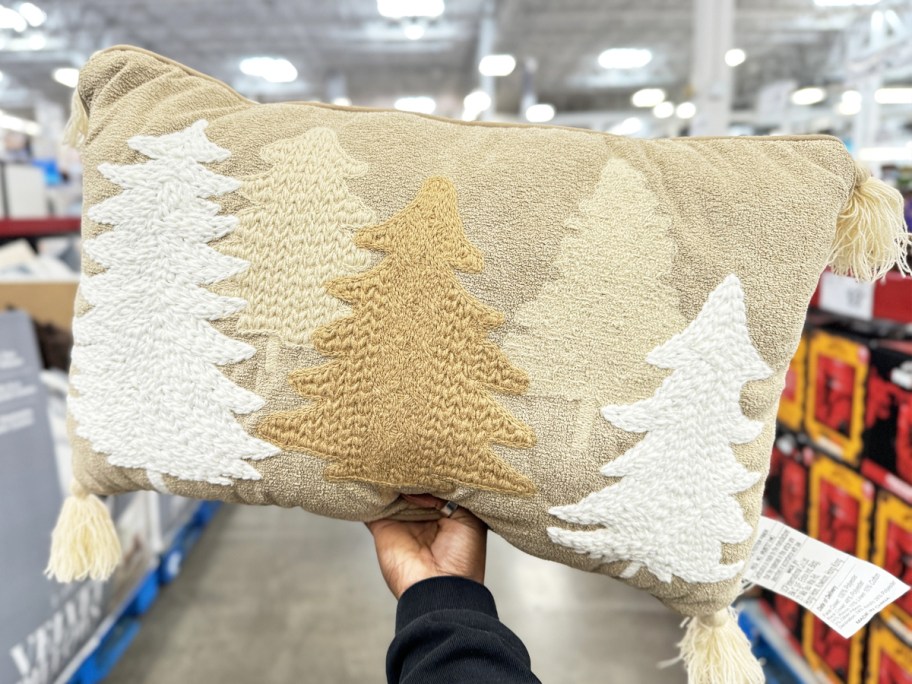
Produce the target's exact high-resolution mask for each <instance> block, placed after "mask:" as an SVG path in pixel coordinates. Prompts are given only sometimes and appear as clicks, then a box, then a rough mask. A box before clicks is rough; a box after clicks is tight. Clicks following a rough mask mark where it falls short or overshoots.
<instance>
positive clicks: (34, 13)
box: [19, 2, 47, 26]
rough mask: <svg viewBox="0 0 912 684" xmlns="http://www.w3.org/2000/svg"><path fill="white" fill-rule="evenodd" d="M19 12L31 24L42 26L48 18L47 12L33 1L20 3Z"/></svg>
mask: <svg viewBox="0 0 912 684" xmlns="http://www.w3.org/2000/svg"><path fill="white" fill-rule="evenodd" d="M19 14H21V15H22V18H23V19H25V20H26V21H27V22H28V25H29V26H41V25H42V24H43V23H44V22H45V20H46V19H47V13H46V12H45V11H44V10H42V9H41V8H40V7H38V6H36V5H34V4H33V3H31V2H23V3H22V4H20V5H19Z"/></svg>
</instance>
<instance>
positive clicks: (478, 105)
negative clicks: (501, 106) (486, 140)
mask: <svg viewBox="0 0 912 684" xmlns="http://www.w3.org/2000/svg"><path fill="white" fill-rule="evenodd" d="M462 106H463V107H464V108H465V113H464V115H463V118H465V117H466V116H470V118H469V119H467V120H468V121H471V120H473V119H474V118H475V117H476V116H478V115H479V114H481V113H482V112H486V111H487V110H488V109H490V107H491V96H490V95H488V94H487V93H486V92H485V91H483V90H473V91H472V92H471V93H469V94H468V95H466V96H465V99H464V100H463V101H462Z"/></svg>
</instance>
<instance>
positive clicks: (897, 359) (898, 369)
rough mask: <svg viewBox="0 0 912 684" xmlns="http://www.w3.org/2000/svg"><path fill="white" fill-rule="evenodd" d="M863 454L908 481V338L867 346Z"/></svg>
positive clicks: (911, 454)
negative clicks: (867, 368) (868, 361)
mask: <svg viewBox="0 0 912 684" xmlns="http://www.w3.org/2000/svg"><path fill="white" fill-rule="evenodd" d="M864 457H865V458H866V459H868V460H870V461H872V462H874V463H876V464H877V465H879V466H880V467H881V468H883V469H884V470H886V471H887V472H889V473H891V474H893V475H896V476H897V477H899V478H900V479H902V480H903V481H905V482H907V483H912V342H882V343H880V344H878V345H877V346H875V347H874V348H873V349H872V350H871V358H870V370H869V374H868V399H867V410H866V416H865V432H864Z"/></svg>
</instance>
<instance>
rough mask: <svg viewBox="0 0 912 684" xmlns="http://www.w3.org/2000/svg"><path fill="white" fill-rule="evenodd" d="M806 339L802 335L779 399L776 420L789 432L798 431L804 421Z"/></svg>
mask: <svg viewBox="0 0 912 684" xmlns="http://www.w3.org/2000/svg"><path fill="white" fill-rule="evenodd" d="M807 347H808V343H807V337H806V336H804V335H802V336H801V341H800V342H799V343H798V349H797V351H796V352H795V356H793V357H792V360H791V362H789V367H788V370H787V371H786V373H785V389H783V390H782V396H781V397H780V398H779V413H778V416H777V417H778V419H779V422H780V423H782V425H784V426H785V427H787V428H788V429H789V430H794V431H796V432H797V431H799V430H801V425H802V423H803V420H804V402H805V387H806V385H807Z"/></svg>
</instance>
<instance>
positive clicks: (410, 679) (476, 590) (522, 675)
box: [386, 577, 540, 684]
mask: <svg viewBox="0 0 912 684" xmlns="http://www.w3.org/2000/svg"><path fill="white" fill-rule="evenodd" d="M386 677H387V680H388V681H389V683H390V684H427V683H428V682H440V683H441V684H462V682H500V683H502V684H514V683H515V684H532V683H534V684H540V682H539V680H538V678H537V677H536V676H535V675H534V674H532V670H531V663H530V661H529V653H528V652H527V651H526V647H525V646H523V643H522V642H521V641H520V640H519V637H517V636H516V635H515V634H513V632H511V631H510V630H509V629H507V628H506V627H505V626H504V625H503V623H501V622H500V620H498V619H497V608H496V606H495V605H494V597H493V596H491V592H489V591H488V590H487V589H486V588H485V587H484V586H483V585H481V584H479V583H478V582H473V581H472V580H470V579H466V578H464V577H434V578H431V579H427V580H424V581H422V582H418V583H417V584H414V585H412V586H411V587H409V589H408V590H407V591H406V592H405V593H404V594H403V595H402V597H401V598H400V599H399V607H398V609H397V610H396V637H395V638H394V639H393V643H392V644H391V645H390V648H389V653H387V656H386Z"/></svg>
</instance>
